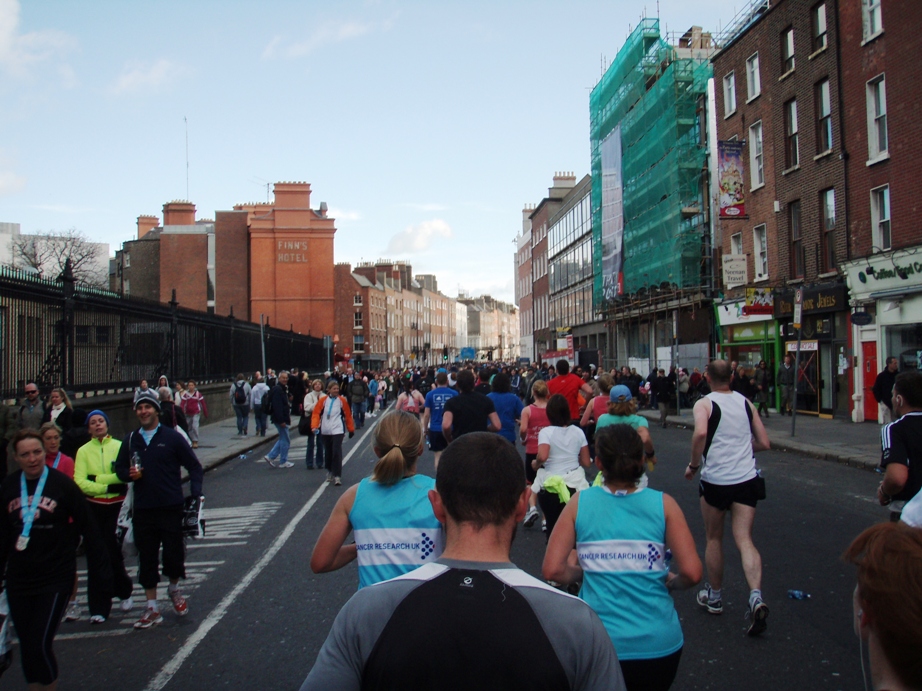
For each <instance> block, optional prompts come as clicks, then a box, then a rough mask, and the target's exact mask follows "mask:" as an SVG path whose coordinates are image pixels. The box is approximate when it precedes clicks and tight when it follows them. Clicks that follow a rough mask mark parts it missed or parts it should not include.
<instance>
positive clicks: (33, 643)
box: [6, 581, 74, 686]
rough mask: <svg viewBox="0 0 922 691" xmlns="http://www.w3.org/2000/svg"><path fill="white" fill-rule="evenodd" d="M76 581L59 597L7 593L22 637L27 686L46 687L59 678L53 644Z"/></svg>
mask: <svg viewBox="0 0 922 691" xmlns="http://www.w3.org/2000/svg"><path fill="white" fill-rule="evenodd" d="M73 587H74V584H73V581H71V582H70V583H68V584H67V586H66V587H63V588H62V589H61V590H59V591H58V592H56V593H36V594H32V593H11V592H9V591H7V594H6V595H7V599H8V600H9V603H10V616H11V617H12V618H13V625H14V626H15V627H16V635H17V636H18V637H19V657H20V658H21V661H22V671H23V673H24V674H25V675H26V683H27V684H44V685H45V686H47V685H48V684H50V683H52V682H53V681H54V680H55V679H57V678H58V661H57V660H56V659H55V657H54V651H53V650H52V649H51V644H52V643H53V642H54V636H55V634H56V633H57V632H58V626H59V625H60V623H61V617H62V616H63V615H64V610H65V608H66V607H67V601H68V600H69V599H70V593H71V590H72V589H73Z"/></svg>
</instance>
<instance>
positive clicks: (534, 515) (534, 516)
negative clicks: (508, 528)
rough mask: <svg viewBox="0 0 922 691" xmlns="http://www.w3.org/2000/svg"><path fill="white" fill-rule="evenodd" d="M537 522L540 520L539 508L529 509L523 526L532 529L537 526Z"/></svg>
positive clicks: (532, 507)
mask: <svg viewBox="0 0 922 691" xmlns="http://www.w3.org/2000/svg"><path fill="white" fill-rule="evenodd" d="M537 520H538V508H537V507H535V506H531V507H529V509H528V513H526V514H525V520H524V521H523V524H524V525H525V527H526V528H531V527H532V526H533V525H534V524H535V521H537Z"/></svg>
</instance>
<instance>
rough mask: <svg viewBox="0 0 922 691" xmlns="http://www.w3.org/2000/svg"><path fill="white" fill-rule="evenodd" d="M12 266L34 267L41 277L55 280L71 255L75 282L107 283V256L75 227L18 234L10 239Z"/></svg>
mask: <svg viewBox="0 0 922 691" xmlns="http://www.w3.org/2000/svg"><path fill="white" fill-rule="evenodd" d="M11 249H12V254H13V266H16V267H19V268H27V269H31V270H32V271H35V272H36V273H37V274H38V275H39V276H41V277H42V278H46V279H49V280H55V279H56V278H57V277H58V276H60V275H61V272H62V271H64V264H65V263H66V262H67V260H68V259H70V264H71V269H72V271H73V273H74V278H76V279H77V282H78V283H83V284H85V285H89V286H93V287H95V288H106V287H108V280H107V279H108V276H107V271H106V266H105V264H106V260H107V259H108V258H107V257H104V256H102V255H103V248H102V247H101V246H100V245H99V244H98V243H94V242H91V241H90V239H89V238H88V237H87V236H86V235H85V234H84V233H83V232H82V231H79V230H77V229H76V228H71V229H70V230H64V231H59V232H57V231H51V232H49V233H45V234H43V235H18V236H14V237H13V241H12V243H11Z"/></svg>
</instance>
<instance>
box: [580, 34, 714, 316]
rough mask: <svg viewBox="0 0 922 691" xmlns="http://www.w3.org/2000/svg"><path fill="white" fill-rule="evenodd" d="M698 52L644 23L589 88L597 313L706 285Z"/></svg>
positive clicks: (703, 74)
mask: <svg viewBox="0 0 922 691" xmlns="http://www.w3.org/2000/svg"><path fill="white" fill-rule="evenodd" d="M692 53H693V51H691V50H688V49H685V50H684V51H683V49H677V48H675V47H673V46H670V45H669V44H668V43H666V41H664V40H663V39H662V37H661V36H660V31H659V20H658V19H644V20H643V21H642V22H641V24H640V25H639V26H638V27H637V28H636V29H635V30H634V31H633V32H632V33H631V35H630V36H629V37H628V39H627V41H626V42H625V44H624V46H622V48H621V50H619V51H618V55H617V57H616V58H615V60H614V62H613V63H612V64H611V66H610V67H609V68H608V70H607V71H606V72H605V74H604V76H603V77H602V79H601V80H600V81H599V83H598V84H597V85H596V87H595V88H594V89H593V90H592V94H591V96H590V99H589V109H590V143H591V167H592V193H591V198H592V235H593V253H592V254H593V274H594V276H595V283H594V290H593V302H594V303H595V305H596V308H597V309H601V308H602V306H603V305H604V303H605V302H607V301H608V300H611V299H614V298H616V297H617V296H618V295H619V294H631V293H636V292H637V291H639V290H642V289H645V288H651V287H654V286H661V285H663V284H669V285H671V286H677V287H679V288H689V287H693V286H699V285H701V259H702V224H703V209H704V204H703V195H704V194H705V193H706V192H705V190H704V180H705V175H704V168H705V165H706V158H707V147H706V143H705V138H704V137H703V136H702V134H701V132H702V127H701V125H702V122H701V120H702V119H703V118H704V112H705V108H704V106H703V102H704V97H705V96H706V93H707V83H708V80H709V79H710V78H711V75H712V69H711V65H710V62H709V61H708V60H707V59H706V58H701V57H697V56H696V57H685V55H689V56H690V55H692ZM615 139H618V140H620V141H615ZM619 190H620V195H619V193H618V192H619ZM603 201H604V202H605V209H604V214H603ZM603 215H604V217H605V219H606V223H605V224H604V226H603ZM619 217H620V219H621V222H622V223H623V231H622V233H621V239H620V243H619V240H618V230H617V226H618V225H619V223H618V219H619ZM603 231H604V232H603ZM619 247H620V252H619ZM619 268H620V271H621V273H622V277H621V285H620V286H619V285H618V284H619V281H618V276H617V274H618V271H619Z"/></svg>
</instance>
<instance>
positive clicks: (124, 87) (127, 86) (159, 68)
mask: <svg viewBox="0 0 922 691" xmlns="http://www.w3.org/2000/svg"><path fill="white" fill-rule="evenodd" d="M181 74H182V68H181V67H180V66H179V65H177V64H176V63H174V62H172V61H170V60H167V59H166V58H161V59H160V60H157V62H155V63H152V64H143V63H138V62H132V63H129V64H127V65H125V67H124V68H122V73H121V74H120V75H119V77H118V79H116V80H115V83H114V84H113V85H112V87H111V91H112V92H113V93H116V94H120V93H127V92H131V91H140V90H142V89H156V88H158V87H160V86H163V85H164V84H166V83H168V82H171V81H174V80H175V79H176V78H178V77H179V76H181Z"/></svg>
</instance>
